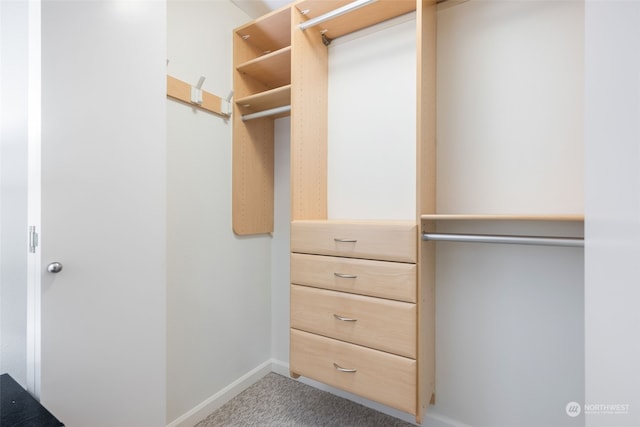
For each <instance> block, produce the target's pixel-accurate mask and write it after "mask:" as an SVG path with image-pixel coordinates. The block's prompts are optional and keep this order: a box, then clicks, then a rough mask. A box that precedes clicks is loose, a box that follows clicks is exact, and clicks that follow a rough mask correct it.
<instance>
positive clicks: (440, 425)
mask: <svg viewBox="0 0 640 427" xmlns="http://www.w3.org/2000/svg"><path fill="white" fill-rule="evenodd" d="M271 369H272V371H273V372H275V373H276V374H280V375H284V376H286V377H289V364H288V363H286V362H283V361H281V360H275V359H272V360H271ZM298 381H300V382H302V383H304V384H307V385H310V386H311V387H314V388H317V389H319V390H323V391H326V392H329V393H331V394H335V395H336V396H340V397H343V398H345V399H348V400H351V401H353V402H356V403H359V404H361V405H363V406H366V407H368V408H371V409H375V410H376V411H378V412H382V413H383V414H387V415H390V416H392V417H394V418H398V419H401V420H403V421H406V422H408V423H413V424H415V423H416V419H415V417H414V416H412V415H409V414H407V413H405V412H401V411H398V410H396V409H393V408H389V407H387V406H384V405H381V404H379V403H377V402H373V401H371V400H368V399H365V398H363V397H360V396H356V395H355V394H352V393H348V392H346V391H343V390H339V389H337V388H334V387H331V386H328V385H326V384H323V383H320V382H317V381H314V380H310V379H308V378H304V377H300V379H298ZM421 426H422V427H472V426H470V425H468V424H465V423H462V422H460V421H458V420H454V419H453V418H449V417H447V416H445V415H441V414H438V413H437V412H435V411H434V410H429V411H428V412H427V414H426V415H425V417H424V420H422V424H421Z"/></svg>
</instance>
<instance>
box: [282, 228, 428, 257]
mask: <svg viewBox="0 0 640 427" xmlns="http://www.w3.org/2000/svg"><path fill="white" fill-rule="evenodd" d="M417 230H418V227H417V225H416V223H415V222H414V221H363V222H355V221H349V222H344V221H293V222H292V223H291V252H298V253H306V254H318V255H333V256H342V257H350V258H364V259H377V260H382V261H399V262H410V263H415V262H416V253H417V240H418V234H417Z"/></svg>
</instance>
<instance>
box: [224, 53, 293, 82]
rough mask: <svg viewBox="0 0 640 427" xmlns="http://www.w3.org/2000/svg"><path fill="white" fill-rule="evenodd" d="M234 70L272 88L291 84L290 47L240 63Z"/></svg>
mask: <svg viewBox="0 0 640 427" xmlns="http://www.w3.org/2000/svg"><path fill="white" fill-rule="evenodd" d="M236 70H238V71H239V72H240V73H243V74H247V75H249V76H251V77H253V78H254V79H256V80H258V81H260V82H262V83H264V84H265V85H267V86H269V87H272V88H275V87H280V86H285V85H288V84H290V83H291V46H287V47H284V48H282V49H279V50H277V51H275V52H271V53H269V54H266V55H264V56H261V57H259V58H256V59H252V60H251V61H247V62H245V63H242V64H240V65H238V66H237V67H236Z"/></svg>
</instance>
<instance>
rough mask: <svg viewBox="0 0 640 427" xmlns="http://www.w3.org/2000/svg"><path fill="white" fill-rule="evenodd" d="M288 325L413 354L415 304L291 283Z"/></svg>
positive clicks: (392, 350) (343, 339)
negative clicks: (289, 321) (289, 323)
mask: <svg viewBox="0 0 640 427" xmlns="http://www.w3.org/2000/svg"><path fill="white" fill-rule="evenodd" d="M291 327H292V328H296V329H301V330H304V331H307V332H313V333H316V334H320V335H324V336H328V337H331V338H337V339H339V340H342V341H348V342H352V343H354V344H359V345H363V346H366V347H371V348H375V349H378V350H382V351H387V352H390V353H395V354H399V355H401V356H405V357H411V358H414V359H415V357H416V305H415V304H411V303H407V302H400V301H392V300H388V299H382V298H372V297H366V296H362V295H353V294H347V293H344V292H335V291H327V290H325V289H317V288H310V287H306V286H298V285H291Z"/></svg>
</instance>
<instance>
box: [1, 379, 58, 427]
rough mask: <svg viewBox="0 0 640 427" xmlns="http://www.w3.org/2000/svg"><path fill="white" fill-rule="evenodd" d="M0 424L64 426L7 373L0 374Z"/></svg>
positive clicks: (34, 426) (14, 426)
mask: <svg viewBox="0 0 640 427" xmlns="http://www.w3.org/2000/svg"><path fill="white" fill-rule="evenodd" d="M0 426H2V427H64V424H62V423H61V422H60V421H59V420H58V419H57V418H56V417H54V416H53V415H51V412H49V411H47V410H46V409H45V407H44V406H42V405H41V404H40V403H39V402H38V401H37V400H36V399H34V398H33V397H32V396H31V395H30V394H29V393H27V391H26V390H25V389H23V388H22V387H21V386H20V384H18V383H17V382H16V381H15V380H14V379H13V378H11V376H10V375H9V374H2V375H0Z"/></svg>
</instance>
